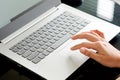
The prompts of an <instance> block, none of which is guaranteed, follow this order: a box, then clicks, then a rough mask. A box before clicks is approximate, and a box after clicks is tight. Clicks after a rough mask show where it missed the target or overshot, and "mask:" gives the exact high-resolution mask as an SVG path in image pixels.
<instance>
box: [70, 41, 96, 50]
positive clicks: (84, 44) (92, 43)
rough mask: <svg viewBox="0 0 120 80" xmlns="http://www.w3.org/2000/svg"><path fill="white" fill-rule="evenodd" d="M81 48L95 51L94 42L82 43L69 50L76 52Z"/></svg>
mask: <svg viewBox="0 0 120 80" xmlns="http://www.w3.org/2000/svg"><path fill="white" fill-rule="evenodd" d="M81 47H87V48H91V49H96V45H95V43H94V42H83V43H81V44H77V45H75V46H73V47H72V48H71V50H77V49H80V48H81Z"/></svg>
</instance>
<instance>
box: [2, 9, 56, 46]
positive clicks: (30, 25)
mask: <svg viewBox="0 0 120 80" xmlns="http://www.w3.org/2000/svg"><path fill="white" fill-rule="evenodd" d="M57 10H58V8H56V7H53V8H51V9H50V10H49V11H47V12H45V13H44V14H42V15H41V16H39V17H37V18H36V19H34V20H33V21H31V22H29V23H28V24H26V25H25V26H23V27H22V28H20V29H19V30H17V31H15V32H14V33H12V34H11V35H9V36H7V37H6V38H4V39H3V40H1V42H2V43H4V44H6V43H8V42H9V41H11V40H12V39H14V38H15V37H17V36H18V35H20V34H21V33H23V32H24V31H26V30H28V29H29V28H31V27H32V26H33V25H35V24H37V23H38V22H39V21H41V20H43V19H45V18H46V17H48V16H49V15H51V14H52V13H54V12H55V11H57Z"/></svg>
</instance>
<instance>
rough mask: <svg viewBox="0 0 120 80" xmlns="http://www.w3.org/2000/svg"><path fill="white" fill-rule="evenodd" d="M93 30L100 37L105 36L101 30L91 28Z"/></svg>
mask: <svg viewBox="0 0 120 80" xmlns="http://www.w3.org/2000/svg"><path fill="white" fill-rule="evenodd" d="M91 31H92V32H95V33H97V34H98V35H99V36H100V37H102V38H105V36H104V33H103V32H101V31H99V30H91Z"/></svg>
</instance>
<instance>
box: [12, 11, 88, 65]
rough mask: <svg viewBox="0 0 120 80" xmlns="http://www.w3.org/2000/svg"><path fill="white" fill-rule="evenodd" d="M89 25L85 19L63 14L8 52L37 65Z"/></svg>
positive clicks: (66, 13) (67, 13)
mask: <svg viewBox="0 0 120 80" xmlns="http://www.w3.org/2000/svg"><path fill="white" fill-rule="evenodd" d="M89 23H90V21H88V20H86V19H83V18H81V17H79V16H76V15H73V14H71V13H69V12H64V13H62V14H60V15H59V16H57V17H56V18H55V19H53V20H52V21H50V22H49V23H47V24H46V25H44V26H43V27H41V28H40V29H39V30H37V31H35V32H33V33H32V34H31V35H29V36H28V37H26V38H25V39H23V40H22V41H20V42H19V43H17V44H16V45H14V46H13V47H11V48H10V50H12V51H13V52H15V53H17V54H18V55H20V56H22V57H24V58H26V59H28V60H29V61H31V62H33V63H35V64H37V63H38V62H40V61H41V60H42V59H44V58H45V57H46V56H48V55H49V54H50V53H51V52H53V51H54V50H55V49H57V48H58V47H59V46H60V45H62V44H63V43H64V42H66V41H67V40H68V39H70V37H71V36H73V35H74V34H76V33H77V32H78V31H80V30H81V29H82V28H84V27H85V26H86V25H88V24H89Z"/></svg>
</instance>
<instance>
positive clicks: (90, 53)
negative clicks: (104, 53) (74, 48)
mask: <svg viewBox="0 0 120 80" xmlns="http://www.w3.org/2000/svg"><path fill="white" fill-rule="evenodd" d="M80 52H81V53H82V54H84V55H86V56H88V57H90V58H92V59H94V60H96V61H98V62H100V60H101V55H99V53H98V54H96V52H94V51H92V50H90V49H88V48H85V47H82V48H80Z"/></svg>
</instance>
